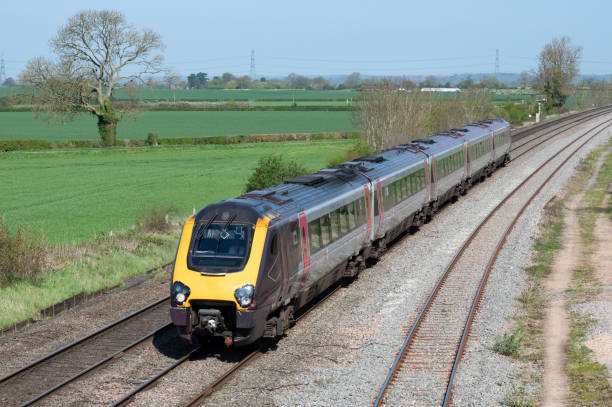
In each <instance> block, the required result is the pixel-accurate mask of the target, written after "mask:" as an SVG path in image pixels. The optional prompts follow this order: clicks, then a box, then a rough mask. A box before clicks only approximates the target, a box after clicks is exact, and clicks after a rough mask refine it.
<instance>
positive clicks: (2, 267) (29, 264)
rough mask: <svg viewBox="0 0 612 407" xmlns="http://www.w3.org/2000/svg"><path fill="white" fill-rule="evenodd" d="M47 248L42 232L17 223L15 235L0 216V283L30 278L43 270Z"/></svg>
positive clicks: (45, 263)
mask: <svg viewBox="0 0 612 407" xmlns="http://www.w3.org/2000/svg"><path fill="white" fill-rule="evenodd" d="M47 255H48V249H47V244H46V240H45V238H44V235H43V233H42V232H41V233H40V235H38V236H37V235H35V234H34V233H33V232H32V231H31V230H30V229H29V228H28V227H26V226H22V225H19V226H18V227H17V232H16V233H15V235H13V234H12V233H11V231H10V230H9V227H8V225H6V224H5V223H4V218H3V217H0V285H4V284H7V283H11V282H13V281H17V280H20V279H25V278H31V277H34V276H36V275H37V274H39V273H41V272H42V271H44V268H45V266H46V265H47Z"/></svg>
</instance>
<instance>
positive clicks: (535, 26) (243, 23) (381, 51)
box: [0, 0, 612, 77]
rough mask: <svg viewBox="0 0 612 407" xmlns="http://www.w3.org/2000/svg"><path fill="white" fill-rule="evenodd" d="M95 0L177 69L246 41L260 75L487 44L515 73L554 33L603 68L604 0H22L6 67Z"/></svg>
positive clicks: (460, 63)
mask: <svg viewBox="0 0 612 407" xmlns="http://www.w3.org/2000/svg"><path fill="white" fill-rule="evenodd" d="M100 4H103V7H104V8H107V9H112V10H117V11H120V12H122V13H123V14H124V15H125V17H126V19H127V21H128V22H130V23H131V24H133V25H134V26H135V27H137V28H149V29H153V30H155V31H157V32H158V33H159V34H160V35H161V37H162V40H163V41H164V44H165V50H164V56H165V65H166V67H167V68H169V69H172V70H173V71H175V72H177V73H179V74H181V75H187V74H189V73H191V72H200V71H201V72H207V73H208V74H209V76H213V75H219V74H221V73H223V72H232V73H234V74H236V75H245V74H249V72H250V61H251V50H254V52H255V69H256V73H257V76H266V77H284V76H286V75H287V74H289V73H292V72H294V73H298V74H302V75H307V76H313V75H338V74H349V73H351V72H360V73H361V74H362V75H393V76H400V75H429V74H433V75H451V74H461V73H493V72H494V69H495V54H496V50H499V67H500V72H504V73H519V72H521V71H524V70H530V69H536V68H537V55H538V54H539V52H540V51H541V50H542V48H543V46H544V45H545V44H546V43H547V42H549V41H550V40H551V39H552V38H554V37H560V36H568V37H570V38H571V40H572V43H573V44H575V45H580V46H582V47H583V58H582V61H581V64H580V71H581V73H582V74H609V73H612V48H611V46H610V39H611V38H612V24H610V16H611V15H612V1H606V0H600V1H596V0H581V1H575V0H573V1H566V0H555V1H549V0H540V1H533V0H531V1H523V0H513V1H496V0H488V1H480V0H476V1H450V0H448V1H446V0H444V1H443V0H429V1H423V0H420V1H411V0H404V1H400V0H397V1H395V0H377V1H373V0H370V1H367V2H362V1H357V0H327V1H322V0H307V1H290V0H284V1H276V0H270V1H269V0H258V1H253V0H251V1H242V0H233V1H231V2H230V1H218V0H217V1H209V0H200V1H181V0H175V1H170V2H169V1H163V2H162V1H155V0H149V1H147V2H135V1H126V0H123V1H115V0H105V1H104V2H94V1H89V0H55V1H35V0H32V1H5V2H3V5H2V7H0V55H1V56H3V57H4V61H5V66H6V74H7V76H12V77H18V75H19V73H20V72H21V71H22V70H23V68H24V67H25V64H26V63H27V61H28V60H29V59H31V58H33V57H36V56H48V57H50V56H52V54H51V50H50V49H49V45H48V42H49V39H50V38H52V37H53V36H54V35H55V34H56V33H57V31H58V29H59V27H61V26H62V25H63V24H65V23H66V21H67V19H68V18H69V17H71V16H72V15H74V14H75V13H77V12H79V11H81V10H83V9H100V8H101V7H100ZM141 4H146V6H142V5H141Z"/></svg>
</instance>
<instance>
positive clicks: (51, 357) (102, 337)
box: [0, 106, 612, 406]
mask: <svg viewBox="0 0 612 407" xmlns="http://www.w3.org/2000/svg"><path fill="white" fill-rule="evenodd" d="M610 111H612V108H611V107H610V106H608V107H605V108H600V109H593V110H590V111H588V112H582V113H580V114H577V115H572V116H568V117H565V118H563V120H559V121H551V122H547V123H544V125H545V126H542V125H540V126H538V129H537V130H536V131H533V130H532V129H528V130H525V131H521V132H518V133H516V135H513V138H514V137H517V140H521V139H526V138H527V137H529V136H531V135H533V134H535V133H536V132H539V131H541V130H544V129H548V128H550V127H554V126H555V125H557V124H559V122H562V124H561V125H560V126H559V127H556V128H554V129H551V130H548V131H546V132H544V133H543V134H539V135H537V136H536V137H532V138H529V140H526V141H525V142H523V143H521V144H520V145H518V146H517V147H516V149H515V150H518V149H520V148H522V147H524V146H526V145H528V144H532V145H531V146H529V148H528V149H527V150H525V151H523V152H521V153H520V155H522V154H525V153H526V152H527V151H530V150H531V149H533V148H535V147H537V146H538V145H540V144H542V143H544V142H546V141H547V140H549V139H550V138H552V137H554V136H555V135H556V133H555V132H556V131H558V130H559V129H561V128H564V130H567V129H568V128H571V127H575V126H577V125H579V124H581V123H583V122H584V121H587V120H590V119H592V118H594V117H597V116H600V115H603V114H607V113H609V112H610ZM566 122H569V123H566ZM534 127H535V126H534ZM546 136H549V137H546ZM544 137H546V138H545V139H544V140H540V141H539V142H538V143H537V144H535V141H536V140H539V139H542V138H544ZM513 151H514V150H513ZM331 294H333V292H332V293H330V294H329V295H331ZM325 298H327V297H325ZM168 301H169V297H166V298H163V299H161V300H159V301H157V302H155V303H152V304H149V305H148V306H146V307H143V308H142V309H140V310H138V311H136V312H134V313H132V314H130V315H128V316H126V317H124V318H122V319H120V320H117V321H115V322H113V323H111V324H109V325H107V326H105V327H104V328H102V329H100V330H98V331H96V332H94V333H92V334H90V335H88V336H86V337H83V338H81V339H79V340H77V341H75V342H73V343H71V344H68V345H66V346H64V347H63V348H61V349H59V350H57V351H55V352H53V353H50V354H48V355H46V356H44V357H42V358H40V359H38V360H36V361H34V362H32V363H30V364H29V365H27V366H25V367H23V368H21V369H19V370H17V371H15V372H13V373H11V374H9V375H7V376H5V377H3V378H0V403H2V404H4V405H24V406H26V405H30V404H34V403H36V402H38V401H40V400H43V399H45V398H47V397H49V396H50V395H52V394H53V393H55V392H56V391H58V390H59V389H61V388H62V387H64V386H66V385H67V384H70V383H73V382H75V381H76V380H78V379H79V378H82V377H83V376H85V375H86V374H88V373H90V372H92V371H94V370H96V369H99V368H101V367H102V366H104V365H106V364H107V363H108V362H109V361H111V360H113V359H114V358H116V357H117V356H119V355H122V354H123V353H127V352H131V351H135V348H136V346H137V345H139V344H141V343H143V342H145V341H147V340H151V338H153V337H154V336H155V335H157V334H161V333H162V332H164V331H165V330H167V329H169V328H170V325H171V324H170V323H169V322H168V312H167V310H168ZM310 309H314V307H312V308H310ZM305 315H306V314H303V315H302V316H301V317H300V319H301V318H303V317H304V316H305ZM199 351H201V349H200V348H195V349H192V350H189V351H188V352H187V353H186V354H185V355H184V356H182V357H181V358H180V359H177V360H176V361H175V362H174V363H173V364H171V365H169V366H167V367H165V368H164V369H162V370H161V371H160V372H158V373H156V374H154V375H152V377H151V378H150V379H149V380H147V381H146V382H144V383H143V384H141V385H140V386H139V387H138V388H137V389H135V390H134V391H132V392H130V393H129V394H127V395H125V396H124V397H122V398H121V399H120V400H119V401H117V402H116V403H115V404H114V405H124V404H126V403H127V402H129V401H130V400H131V399H132V398H133V396H135V395H136V394H138V393H140V392H142V391H143V390H145V389H147V388H148V387H150V386H151V385H152V384H154V383H155V382H157V381H158V380H159V379H160V378H162V377H163V376H165V375H167V374H168V373H169V372H171V371H173V370H174V369H175V368H176V367H178V366H180V365H182V364H183V363H185V362H186V361H188V360H189V359H191V358H192V357H193V356H194V355H196V354H197V353H198V352H199ZM259 354H260V353H259V352H258V351H254V352H252V353H250V354H248V355H246V356H245V357H244V358H242V359H241V360H240V361H239V362H237V363H236V364H234V365H233V366H232V367H231V368H230V369H228V370H227V371H226V372H225V373H224V374H223V375H222V376H220V377H219V378H217V379H216V380H214V381H213V382H212V383H211V384H210V385H209V386H207V387H206V389H204V390H203V391H202V392H201V393H200V394H199V395H198V396H197V397H196V398H194V399H193V400H192V401H190V403H188V404H187V405H195V404H196V403H198V402H201V401H202V400H204V399H205V398H206V397H208V396H209V395H210V394H212V393H213V392H214V391H215V390H216V389H218V388H220V387H221V386H222V385H223V383H225V382H226V381H227V380H228V379H229V378H230V377H232V376H233V375H234V374H235V373H236V372H237V371H239V370H240V369H241V368H242V367H244V366H245V365H247V364H248V363H250V362H252V361H253V360H255V359H256V358H257V356H258V355H259Z"/></svg>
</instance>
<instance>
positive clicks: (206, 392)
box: [112, 285, 340, 407]
mask: <svg viewBox="0 0 612 407" xmlns="http://www.w3.org/2000/svg"><path fill="white" fill-rule="evenodd" d="M339 289H340V285H336V286H334V287H333V288H331V289H330V290H328V292H327V293H326V294H324V295H322V296H321V297H320V298H319V299H316V300H315V302H314V303H312V305H310V306H309V307H308V308H307V309H306V310H305V311H304V312H303V313H301V314H299V315H297V316H296V318H295V323H296V324H299V323H300V322H301V321H303V320H304V318H306V316H307V315H308V314H310V312H312V311H313V310H314V309H316V308H317V307H318V306H320V305H321V304H323V303H324V302H325V301H326V300H327V299H328V298H330V297H331V296H332V295H333V294H334V293H335V292H336V291H337V290H339ZM201 350H202V349H201V348H197V349H195V350H194V351H192V352H191V353H190V354H189V355H185V356H184V357H183V358H181V359H178V360H177V361H176V362H175V363H173V364H171V365H170V366H168V367H167V368H165V369H164V370H162V371H161V372H159V373H158V374H156V375H155V376H153V377H151V378H150V379H149V380H148V381H146V382H145V383H142V384H141V385H140V386H138V387H137V388H136V389H134V390H133V391H131V392H130V393H128V394H127V395H125V396H123V397H122V398H121V399H120V400H118V401H116V402H115V403H113V404H112V407H118V406H124V405H127V404H128V403H129V402H130V401H131V400H132V399H133V398H134V397H135V396H136V395H137V394H139V393H141V392H143V391H144V390H146V389H148V388H149V387H150V386H151V385H153V384H154V383H155V382H157V381H158V380H160V379H161V378H162V377H164V376H166V375H167V374H168V373H170V372H171V371H173V370H174V369H176V368H177V367H179V366H181V365H182V364H183V363H185V362H187V361H188V360H189V359H190V357H191V356H192V355H194V354H196V353H197V352H199V351H201ZM259 356H261V350H260V349H255V350H253V351H251V352H248V353H246V354H245V355H244V356H243V357H241V358H240V359H239V360H238V361H237V362H236V363H234V364H233V365H232V366H231V367H230V368H228V369H227V370H225V371H224V372H223V373H222V374H221V375H220V376H218V377H217V378H216V379H214V380H213V381H212V382H211V383H210V384H208V385H207V386H206V387H205V388H204V389H203V390H202V391H201V392H200V393H198V394H197V395H196V396H195V397H193V398H192V399H191V400H189V401H188V402H187V403H186V404H185V407H192V406H198V405H200V403H202V402H203V401H204V400H205V399H206V398H208V397H209V396H210V395H212V394H213V393H214V392H215V391H217V390H218V389H219V388H221V387H222V386H223V384H224V383H226V382H227V381H228V380H229V379H231V378H232V377H233V376H234V375H235V374H236V373H238V372H239V371H240V370H241V369H242V368H244V367H246V366H247V365H248V364H250V363H251V362H253V361H255V360H256V359H257V358H258V357H259Z"/></svg>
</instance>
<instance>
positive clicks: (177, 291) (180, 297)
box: [170, 281, 191, 305]
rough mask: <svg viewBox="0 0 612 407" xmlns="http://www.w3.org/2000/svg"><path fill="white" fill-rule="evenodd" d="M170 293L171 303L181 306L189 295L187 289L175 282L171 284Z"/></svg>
mask: <svg viewBox="0 0 612 407" xmlns="http://www.w3.org/2000/svg"><path fill="white" fill-rule="evenodd" d="M171 291H172V292H171V293H170V296H171V297H172V301H173V302H174V303H176V304H178V305H182V304H183V303H184V302H185V300H186V299H187V297H189V294H191V290H190V289H189V287H187V286H186V285H185V284H183V283H181V282H180V281H175V282H174V284H172V290H171Z"/></svg>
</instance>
